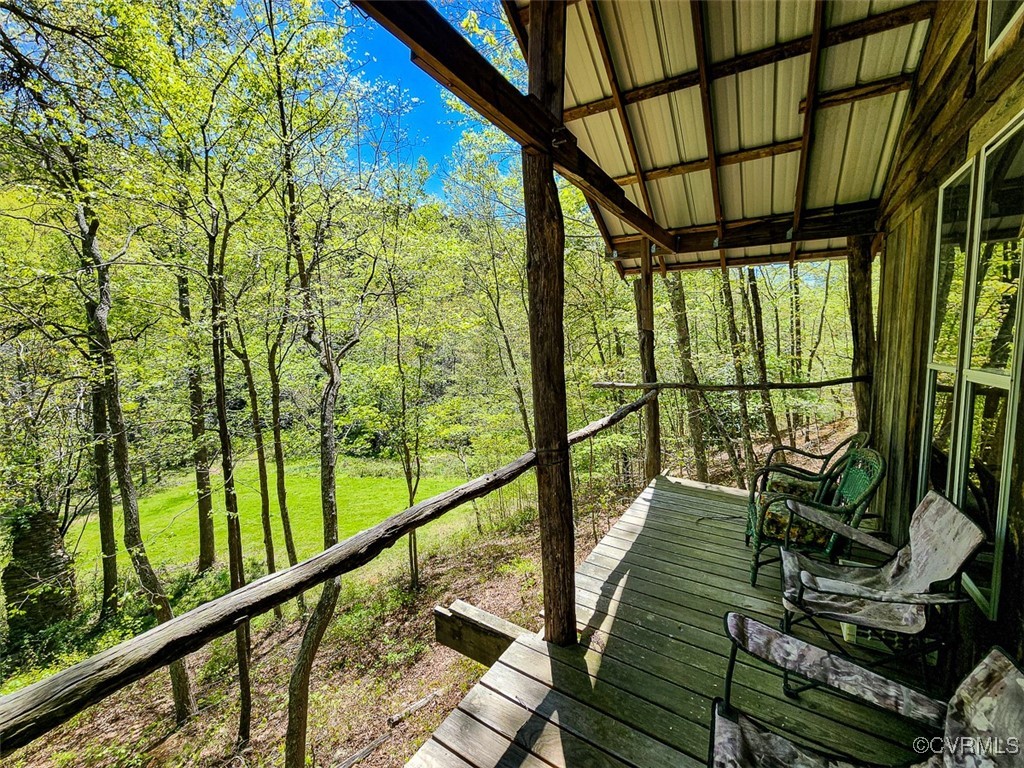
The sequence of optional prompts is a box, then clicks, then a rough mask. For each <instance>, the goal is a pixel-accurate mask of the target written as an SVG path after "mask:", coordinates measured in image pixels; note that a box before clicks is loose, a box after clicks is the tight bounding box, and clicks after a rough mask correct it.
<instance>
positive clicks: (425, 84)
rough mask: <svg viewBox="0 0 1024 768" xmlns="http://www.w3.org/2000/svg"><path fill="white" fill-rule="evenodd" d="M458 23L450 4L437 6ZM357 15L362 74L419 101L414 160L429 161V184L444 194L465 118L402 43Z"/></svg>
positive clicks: (353, 33)
mask: <svg viewBox="0 0 1024 768" xmlns="http://www.w3.org/2000/svg"><path fill="white" fill-rule="evenodd" d="M435 7H438V8H439V10H441V12H442V13H443V14H445V15H446V16H447V17H448V18H449V21H451V22H452V23H453V24H458V22H459V20H460V19H459V18H457V17H456V16H455V14H456V13H457V12H458V11H457V9H456V8H455V7H453V6H452V5H448V4H437V5H435ZM350 13H351V14H352V16H351V19H350V23H351V25H352V26H350V27H349V30H350V31H349V34H348V38H347V42H348V44H349V45H350V46H351V47H350V49H349V50H350V52H351V55H352V57H353V58H354V59H356V60H359V61H362V62H365V65H364V68H363V70H362V72H363V75H364V77H365V79H367V80H383V81H386V82H390V83H394V84H395V85H397V86H399V87H400V88H402V89H403V90H404V91H407V92H408V94H409V98H410V99H419V101H418V103H417V104H416V106H415V108H414V109H413V111H412V113H411V115H410V118H411V121H412V122H411V125H410V128H409V138H410V140H411V141H412V143H413V148H412V154H413V156H412V158H410V159H411V160H412V161H415V160H416V158H417V157H420V156H422V157H424V158H425V159H426V161H427V162H428V163H429V164H430V166H431V168H432V169H433V173H432V175H431V177H430V180H429V181H428V182H427V192H428V193H430V194H433V195H437V196H439V197H440V196H442V195H443V181H444V180H443V174H444V169H445V167H446V160H447V158H448V157H449V155H451V152H452V148H453V147H454V146H455V144H456V143H457V142H458V140H459V137H460V136H461V135H462V131H463V130H464V126H462V125H459V124H458V121H459V120H460V119H464V116H463V115H460V114H458V113H455V112H452V111H451V110H449V109H448V107H447V105H446V104H445V101H444V98H443V96H442V91H443V89H442V87H441V86H440V85H439V84H438V83H437V81H435V80H434V79H433V78H432V77H430V76H429V75H428V74H426V73H425V72H423V70H421V69H420V68H419V67H417V66H416V65H415V64H413V63H412V61H410V60H409V49H408V48H406V47H405V46H404V45H403V44H402V43H400V42H398V40H396V39H395V38H394V37H393V36H392V35H391V34H390V33H389V32H387V30H385V29H384V28H382V27H380V26H379V25H377V24H376V23H375V22H373V21H371V20H369V19H366V18H364V17H363V16H362V15H361V14H359V13H358V12H356V11H350Z"/></svg>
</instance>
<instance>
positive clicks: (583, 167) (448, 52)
mask: <svg viewBox="0 0 1024 768" xmlns="http://www.w3.org/2000/svg"><path fill="white" fill-rule="evenodd" d="M353 5H355V6H356V7H357V8H359V9H360V10H362V11H363V12H364V13H366V14H367V15H368V16H370V17H371V18H373V19H374V20H375V21H376V22H377V23H379V24H380V25H381V26H383V27H384V28H385V29H387V30H388V31H389V32H390V33H391V34H393V35H394V36H395V37H396V38H398V39H399V40H400V41H402V43H404V44H405V45H406V46H408V47H409V49H410V50H411V51H412V58H413V61H414V62H415V63H416V64H417V65H418V66H420V67H421V68H422V69H423V70H424V71H426V72H427V73H429V74H430V75H431V76H432V77H433V78H434V79H436V80H437V81H438V82H440V83H441V84H442V85H444V86H445V87H446V88H448V90H450V91H451V92H452V93H454V94H455V95H457V96H458V97H459V98H460V99H462V100H463V101H465V102H466V103H467V104H468V105H469V106H471V107H472V108H473V109H475V110H476V111H477V112H478V113H480V115H482V116H483V117H484V118H486V119H487V120H489V121H490V122H492V123H493V124H494V125H495V126H496V127H497V128H499V129H500V130H502V131H504V132H505V133H506V134H508V136H510V137H511V138H512V139H514V140H515V141H516V142H518V143H519V144H520V145H522V146H523V147H526V148H527V149H528V150H530V151H536V152H546V153H549V154H550V155H551V158H552V160H553V161H554V163H555V168H556V169H557V170H558V172H559V173H560V174H561V175H562V176H564V177H565V178H566V179H568V180H569V181H570V182H572V183H573V184H575V185H576V186H577V187H579V188H580V189H581V190H582V191H583V193H584V194H585V195H589V196H590V197H591V198H592V199H593V200H594V201H595V202H596V203H598V204H600V205H601V207H602V208H604V209H606V210H607V211H609V212H610V213H612V214H614V215H616V216H618V217H619V218H620V219H622V220H623V221H624V222H626V223H627V224H629V225H630V226H631V227H633V228H635V229H637V230H638V231H640V232H642V233H643V234H644V235H646V236H647V237H649V238H650V239H651V240H653V241H654V242H655V243H657V244H658V245H659V246H661V247H662V248H665V249H666V250H669V251H674V250H675V241H674V239H673V237H672V236H671V235H670V234H669V233H668V231H667V230H666V229H665V228H664V227H663V226H661V225H660V224H658V222H656V221H655V220H654V219H652V218H651V217H650V216H649V215H648V214H647V213H646V212H645V211H642V210H641V209H640V208H638V207H637V206H636V205H634V204H633V202H632V201H630V200H629V198H628V197H626V194H625V192H624V191H623V190H622V188H621V187H620V186H619V185H617V184H616V183H615V181H614V180H613V179H612V177H611V176H609V175H608V174H607V173H606V172H605V171H604V170H603V169H602V168H601V167H600V166H599V165H598V164H597V163H595V162H594V161H593V159H591V158H590V157H589V156H588V155H587V154H586V153H585V152H583V151H582V150H581V149H580V148H579V147H578V146H577V145H576V141H575V138H574V137H573V136H572V134H571V133H569V132H568V131H567V130H566V129H565V127H564V126H562V125H559V124H558V122H557V120H555V119H553V118H552V117H551V116H550V115H548V114H547V113H546V112H545V111H544V110H543V109H541V108H540V107H539V106H538V105H537V104H536V103H535V101H534V100H532V99H530V98H529V97H528V96H524V95H523V94H522V93H520V92H519V90H518V89H517V88H516V87H515V86H514V85H512V83H510V82H509V81H508V80H506V79H505V77H504V76H502V74H501V73H500V72H499V71H498V70H497V69H495V68H494V67H493V66H492V65H491V63H490V62H489V61H487V59H485V58H484V57H483V55H481V54H480V53H479V52H478V51H477V50H476V49H474V48H473V46H472V45H471V44H470V43H469V41H467V40H466V39H465V38H464V37H463V36H462V35H461V34H459V32H458V31H457V30H455V29H454V28H453V27H452V26H451V25H450V24H449V23H448V22H447V21H446V20H445V18H444V17H443V16H441V14H440V13H438V12H437V11H436V10H435V9H434V8H432V7H431V6H430V5H429V4H428V3H425V2H410V1H409V0H353Z"/></svg>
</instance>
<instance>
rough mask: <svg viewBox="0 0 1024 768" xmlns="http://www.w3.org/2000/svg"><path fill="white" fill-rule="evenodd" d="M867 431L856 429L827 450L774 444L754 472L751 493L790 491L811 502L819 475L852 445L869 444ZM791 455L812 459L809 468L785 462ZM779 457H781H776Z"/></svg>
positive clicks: (837, 460)
mask: <svg viewBox="0 0 1024 768" xmlns="http://www.w3.org/2000/svg"><path fill="white" fill-rule="evenodd" d="M868 439H869V435H868V433H867V432H857V433H856V434H853V435H850V436H849V437H848V438H846V439H845V440H843V441H842V442H840V443H839V444H838V445H836V447H835V448H833V449H832V450H831V451H829V452H828V453H812V452H811V451H806V450H804V449H802V448H797V447H796V446H794V445H777V446H775V447H774V448H772V449H771V451H769V453H768V457H767V459H765V462H764V466H763V467H762V468H761V469H759V470H758V471H757V473H755V475H754V477H753V479H752V480H751V483H750V487H751V489H752V491H753V492H761V493H764V492H765V491H767V492H769V493H789V494H792V495H794V496H802V497H804V498H805V499H807V500H808V501H814V500H815V496H816V495H820V491H821V488H820V485H821V484H820V482H819V478H820V477H821V476H822V475H827V474H828V473H829V470H831V469H832V468H833V467H834V466H835V465H836V464H838V463H839V462H840V461H842V460H843V459H844V458H845V457H846V454H847V453H849V452H850V451H852V450H853V449H855V448H863V447H865V446H867V444H868ZM790 454H796V455H798V456H803V457H804V458H807V459H811V460H812V462H814V464H815V466H814V467H812V468H807V467H798V466H795V465H793V464H790V463H788V462H786V461H785V457H786V456H788V455H790ZM777 457H778V458H781V459H782V460H781V461H780V460H778V459H777Z"/></svg>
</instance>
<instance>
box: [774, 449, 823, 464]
mask: <svg viewBox="0 0 1024 768" xmlns="http://www.w3.org/2000/svg"><path fill="white" fill-rule="evenodd" d="M780 452H785V453H797V454H799V455H801V456H806V457H807V458H808V459H817V460H818V461H824V460H825V459H827V458H829V457H830V456H831V455H832V454H833V453H835V451H832V452H831V453H811V452H810V451H808V450H805V449H803V448H797V447H796V446H795V445H777V446H775V447H774V448H772V449H771V451H769V453H768V460H767V461H765V465H768V464H770V463H771V459H772V456H774V455H775V454H776V453H780Z"/></svg>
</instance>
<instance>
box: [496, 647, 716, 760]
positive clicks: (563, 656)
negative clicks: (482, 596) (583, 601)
mask: <svg viewBox="0 0 1024 768" xmlns="http://www.w3.org/2000/svg"><path fill="white" fill-rule="evenodd" d="M559 651H561V652H559ZM501 663H502V664H504V665H506V666H508V667H511V668H513V669H515V670H516V671H517V672H520V673H522V674H524V675H526V676H528V677H530V678H533V679H534V680H536V681H538V682H540V683H543V684H544V685H546V686H547V687H549V688H554V689H557V690H558V691H560V692H561V693H565V694H566V695H568V696H570V697H572V698H573V699H575V700H576V701H579V702H582V703H584V704H586V705H588V706H590V707H593V708H594V709H596V710H598V711H599V712H603V713H605V714H606V715H609V716H610V717H612V718H614V719H615V720H618V721H620V722H622V723H624V724H626V725H628V726H629V727H630V728H632V729H634V730H636V731H638V732H640V733H643V734H646V735H647V736H649V737H650V738H652V739H655V740H657V741H660V742H664V743H666V744H668V745H669V746H671V747H674V748H675V749H678V750H680V751H683V752H686V753H688V754H690V755H692V756H694V757H700V756H702V755H704V754H706V753H707V751H706V749H702V750H699V752H698V751H695V750H693V747H694V746H695V745H696V744H702V745H706V743H707V739H708V724H707V709H708V701H707V699H705V698H703V697H701V696H695V695H693V693H692V692H691V691H688V690H686V689H684V688H681V687H680V686H678V685H674V684H672V683H669V682H667V681H666V680H664V679H661V678H659V677H656V676H654V675H651V674H648V673H646V672H644V671H643V670H640V669H637V668H636V667H631V666H629V665H627V664H623V663H621V662H619V661H616V660H614V659H605V658H602V657H601V656H600V655H599V654H596V653H593V652H590V655H589V658H587V656H586V651H585V650H584V649H582V648H574V649H571V650H569V649H560V648H557V647H555V646H549V647H546V646H544V644H538V643H537V642H536V641H533V642H531V641H529V640H525V641H523V642H520V643H515V644H514V645H513V646H512V647H511V648H509V652H508V653H507V654H506V655H505V657H504V658H503V659H502V660H501ZM591 667H592V668H593V669H594V670H595V673H592V672H591V669H590V668H591ZM640 692H644V694H645V695H644V696H641V695H640ZM652 694H653V695H654V696H655V699H654V700H653V701H652V699H651V696H652ZM658 698H660V699H661V700H664V701H669V702H672V703H673V704H679V703H680V702H686V703H688V704H689V705H690V706H689V709H688V710H687V714H688V715H689V717H683V716H682V715H680V714H678V713H677V712H676V711H674V710H673V709H669V708H666V707H664V706H662V705H661V704H659V703H655V702H656V701H657V700H658Z"/></svg>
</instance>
